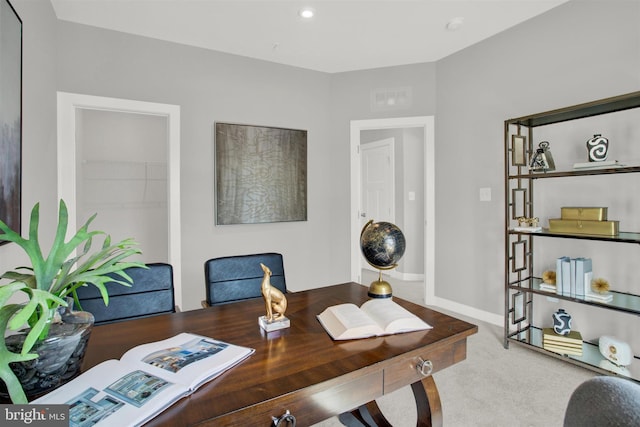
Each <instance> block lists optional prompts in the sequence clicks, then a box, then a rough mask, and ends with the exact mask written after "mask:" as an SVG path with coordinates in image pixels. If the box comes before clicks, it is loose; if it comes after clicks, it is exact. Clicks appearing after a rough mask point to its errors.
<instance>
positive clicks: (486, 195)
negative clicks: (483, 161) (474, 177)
mask: <svg viewBox="0 0 640 427" xmlns="http://www.w3.org/2000/svg"><path fill="white" fill-rule="evenodd" d="M480 201H481V202H490V201H491V187H484V188H481V189H480Z"/></svg>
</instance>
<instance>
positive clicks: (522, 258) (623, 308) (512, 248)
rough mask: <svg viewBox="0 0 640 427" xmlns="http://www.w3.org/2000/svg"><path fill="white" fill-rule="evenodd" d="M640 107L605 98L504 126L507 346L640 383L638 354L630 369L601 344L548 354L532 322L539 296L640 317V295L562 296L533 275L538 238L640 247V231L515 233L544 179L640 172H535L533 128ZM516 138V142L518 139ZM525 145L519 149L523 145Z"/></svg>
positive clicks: (633, 98)
mask: <svg viewBox="0 0 640 427" xmlns="http://www.w3.org/2000/svg"><path fill="white" fill-rule="evenodd" d="M639 107H640V92H634V93H630V94H626V95H621V96H616V97H612V98H606V99H602V100H599V101H594V102H589V103H585V104H579V105H575V106H572V107H567V108H562V109H558V110H553V111H548V112H544V113H539V114H533V115H530V116H525V117H519V118H515V119H509V120H506V121H505V122H504V146H505V151H504V162H505V184H504V185H505V201H506V203H505V227H504V229H505V248H504V249H505V255H506V256H505V276H504V277H505V284H504V285H505V290H504V298H505V299H504V305H505V315H504V346H505V348H508V347H509V344H510V343H514V344H518V345H523V346H525V347H527V348H530V349H532V350H535V351H540V352H543V353H545V354H548V355H549V356H552V357H556V358H560V359H562V360H566V361H567V362H570V363H573V364H576V365H579V366H583V367H585V368H588V369H591V370H594V371H596V372H600V373H603V374H608V375H622V376H625V377H629V378H631V379H632V380H634V381H637V382H640V358H639V357H638V356H635V358H634V360H633V363H632V365H631V366H629V367H627V370H625V369H618V368H617V367H615V366H614V365H612V364H611V362H609V361H608V360H606V359H605V358H604V357H602V355H600V352H599V351H598V345H597V343H592V342H584V345H583V355H582V356H580V357H576V356H566V355H560V354H557V353H554V352H550V351H547V350H545V349H544V348H543V345H542V330H541V328H540V327H539V326H538V325H536V324H535V322H534V319H533V305H534V295H538V296H547V297H553V298H557V299H559V300H566V301H571V302H574V303H578V304H585V305H589V306H591V307H593V308H594V309H604V310H613V311H618V312H623V313H628V314H632V315H636V316H640V295H634V294H629V293H622V292H612V293H613V295H614V297H613V300H612V301H611V302H607V303H603V302H594V301H590V300H586V299H584V298H576V297H569V296H562V295H557V294H555V293H551V292H549V291H545V290H544V289H542V288H541V287H540V284H541V283H542V280H541V279H540V278H539V277H535V276H534V273H533V272H534V265H533V263H534V257H533V254H534V245H535V241H536V240H537V239H547V238H552V239H555V238H559V239H582V240H593V241H604V242H615V243H621V244H624V243H626V244H640V233H631V232H620V233H619V234H618V235H615V236H604V235H587V234H570V233H557V232H551V231H549V230H548V229H543V230H541V231H539V232H533V233H529V232H518V231H512V230H510V226H511V224H512V223H513V221H514V220H515V219H516V218H517V217H520V216H524V217H527V218H533V217H535V215H534V198H533V188H534V185H535V182H536V181H537V180H540V179H562V178H566V177H581V176H597V175H612V174H628V173H638V172H640V166H621V167H608V168H602V169H598V168H594V169H587V170H571V171H552V172H532V171H530V170H529V168H528V159H529V158H530V156H531V155H532V154H533V153H534V152H535V148H534V146H533V143H532V142H533V140H534V138H533V134H534V129H535V128H536V127H538V126H546V125H552V124H555V123H560V122H565V121H570V120H576V119H582V118H586V117H592V116H597V115H602V114H609V113H615V112H618V111H623V110H628V109H632V108H639ZM514 136H515V138H514ZM518 144H520V145H518Z"/></svg>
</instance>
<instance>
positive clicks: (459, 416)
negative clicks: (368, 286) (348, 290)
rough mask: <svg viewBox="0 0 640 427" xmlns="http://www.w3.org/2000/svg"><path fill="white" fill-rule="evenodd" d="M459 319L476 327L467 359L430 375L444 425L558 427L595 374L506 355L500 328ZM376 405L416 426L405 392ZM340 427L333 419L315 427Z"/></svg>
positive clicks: (515, 352)
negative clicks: (572, 398)
mask: <svg viewBox="0 0 640 427" xmlns="http://www.w3.org/2000/svg"><path fill="white" fill-rule="evenodd" d="M448 314H452V313H448ZM453 315H454V316H456V315H455V314H453ZM456 317H460V318H463V317H462V316H456ZM463 319H464V320H466V321H468V322H470V323H474V324H476V325H478V334H476V335H473V336H471V337H470V338H469V340H468V344H467V359H466V360H465V361H464V362H462V363H459V364H457V365H454V366H452V367H449V368H447V369H445V370H443V371H441V372H437V373H436V374H434V378H435V380H436V384H437V386H438V389H439V391H440V398H441V400H442V409H443V416H444V425H445V426H446V427H469V426H487V427H501V426H504V427H519V426H523V427H524V426H531V427H537V426H540V427H554V426H562V421H563V417H564V410H565V408H566V406H567V402H568V401H569V396H570V395H571V392H572V391H573V390H574V389H575V388H576V387H577V386H578V385H579V384H580V383H582V382H583V381H585V380H587V379H588V378H591V377H593V376H594V375H596V374H595V373H594V372H591V371H589V370H586V369H583V368H579V367H577V366H574V365H571V364H569V363H565V362H562V361H560V360H557V359H555V358H552V357H549V356H545V355H544V354H540V353H537V352H535V351H531V350H527V349H525V348H522V347H520V346H517V345H513V344H512V345H511V346H510V348H509V349H508V350H505V349H504V347H503V346H502V328H499V327H497V326H494V325H489V324H486V323H483V322H478V321H474V320H473V319H469V318H463ZM378 404H379V405H380V407H381V408H382V410H383V412H384V414H385V416H387V418H388V419H389V421H391V422H392V424H393V425H394V426H395V427H405V426H406V427H408V426H415V425H416V415H415V403H414V402H413V395H412V394H411V389H410V388H409V387H405V388H403V389H400V390H398V391H396V392H394V393H392V394H389V395H386V396H384V397H383V398H381V399H380V400H379V401H378ZM341 425H342V424H341V423H340V422H339V421H338V419H337V418H331V419H329V420H326V421H323V422H321V423H319V424H316V425H315V426H316V427H334V426H341Z"/></svg>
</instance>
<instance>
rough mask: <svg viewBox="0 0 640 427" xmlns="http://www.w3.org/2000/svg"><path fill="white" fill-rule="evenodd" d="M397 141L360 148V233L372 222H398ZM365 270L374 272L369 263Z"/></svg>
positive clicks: (365, 145)
mask: <svg viewBox="0 0 640 427" xmlns="http://www.w3.org/2000/svg"><path fill="white" fill-rule="evenodd" d="M394 145H395V141H394V138H387V139H383V140H380V141H375V142H370V143H367V144H362V145H360V162H361V164H360V172H361V174H362V176H361V180H360V182H361V185H362V189H361V191H360V195H361V197H362V201H361V205H360V206H361V208H360V212H361V214H360V218H361V220H360V229H362V227H364V225H365V224H366V223H367V222H368V221H369V220H374V221H375V222H379V221H386V222H391V223H394V222H395V169H394ZM362 267H363V268H368V269H372V270H373V267H371V266H370V265H369V264H368V263H367V262H366V261H364V260H363V261H362Z"/></svg>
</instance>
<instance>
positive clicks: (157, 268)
mask: <svg viewBox="0 0 640 427" xmlns="http://www.w3.org/2000/svg"><path fill="white" fill-rule="evenodd" d="M147 266H148V267H149V268H148V269H146V268H140V267H132V268H128V269H126V270H125V272H126V273H127V274H128V275H129V276H130V277H131V278H132V279H133V285H132V286H130V287H129V286H123V285H121V284H119V283H116V282H109V283H106V284H105V286H106V287H107V290H108V292H109V305H108V306H105V305H104V300H103V299H102V296H101V295H100V291H99V290H98V288H96V287H95V286H91V285H89V286H83V287H80V288H78V290H77V293H78V300H79V301H80V306H81V307H78V309H81V310H84V311H88V312H90V313H92V314H93V316H94V318H95V323H94V324H95V325H100V324H103V323H111V322H117V321H121V320H129V319H136V318H140V317H148V316H155V315H158V314H164V313H175V311H176V308H175V295H174V289H173V267H172V266H171V265H169V264H164V263H152V264H147ZM115 277H117V276H115V275H114V278H115Z"/></svg>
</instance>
